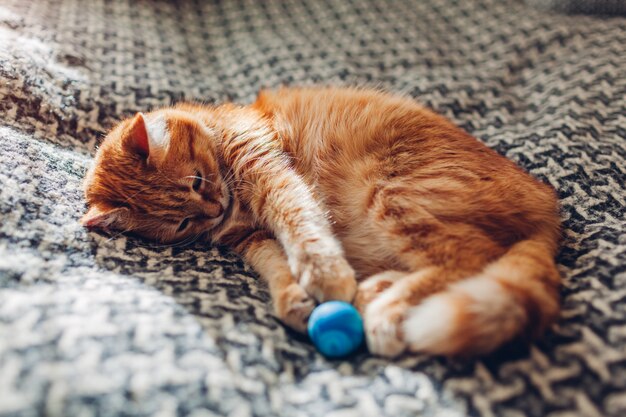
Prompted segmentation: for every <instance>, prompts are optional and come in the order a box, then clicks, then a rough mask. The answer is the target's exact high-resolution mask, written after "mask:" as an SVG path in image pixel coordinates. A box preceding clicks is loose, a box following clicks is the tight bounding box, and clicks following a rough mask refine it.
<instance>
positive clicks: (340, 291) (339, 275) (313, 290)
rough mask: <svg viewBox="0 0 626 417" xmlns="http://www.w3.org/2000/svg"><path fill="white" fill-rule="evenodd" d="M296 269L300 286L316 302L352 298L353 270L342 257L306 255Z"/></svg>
mask: <svg viewBox="0 0 626 417" xmlns="http://www.w3.org/2000/svg"><path fill="white" fill-rule="evenodd" d="M298 269H299V275H298V276H299V282H300V285H301V286H302V287H303V288H304V289H305V290H306V292H307V293H309V294H310V295H312V296H313V297H314V298H315V299H316V300H317V301H318V302H320V303H323V302H324V301H330V300H340V301H346V302H351V301H352V299H353V298H354V294H355V293H356V286H357V283H356V278H355V275H354V270H353V269H352V267H351V266H350V264H348V261H346V259H345V258H344V257H343V256H341V255H319V254H307V255H306V256H305V257H304V259H303V260H302V261H301V262H300V265H299V268H298Z"/></svg>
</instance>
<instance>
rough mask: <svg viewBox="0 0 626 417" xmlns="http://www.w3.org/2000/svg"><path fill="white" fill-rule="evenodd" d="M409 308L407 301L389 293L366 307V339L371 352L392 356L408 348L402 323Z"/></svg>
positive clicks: (364, 319) (364, 318) (364, 320)
mask: <svg viewBox="0 0 626 417" xmlns="http://www.w3.org/2000/svg"><path fill="white" fill-rule="evenodd" d="M408 308H409V306H408V305H406V303H404V302H402V301H398V300H397V299H394V298H391V297H387V294H382V295H381V296H380V297H378V298H376V299H375V300H374V301H372V302H371V303H370V304H368V305H367V306H366V307H365V315H364V317H363V322H364V323H363V324H364V327H365V340H366V342H367V348H368V349H369V351H370V352H371V353H373V354H375V355H379V356H384V357H388V358H392V357H396V356H398V355H400V354H402V353H403V352H404V351H405V350H406V348H407V344H406V342H405V341H404V335H403V332H402V324H403V322H404V320H405V318H406V312H407V310H408Z"/></svg>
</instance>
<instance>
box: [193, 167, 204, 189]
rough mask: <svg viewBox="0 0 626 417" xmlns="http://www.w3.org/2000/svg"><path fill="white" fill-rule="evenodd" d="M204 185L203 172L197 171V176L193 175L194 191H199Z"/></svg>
mask: <svg viewBox="0 0 626 417" xmlns="http://www.w3.org/2000/svg"><path fill="white" fill-rule="evenodd" d="M201 186H202V174H200V172H199V171H196V173H195V176H194V177H193V183H192V184H191V188H193V190H194V191H196V192H197V191H199V190H200V187H201Z"/></svg>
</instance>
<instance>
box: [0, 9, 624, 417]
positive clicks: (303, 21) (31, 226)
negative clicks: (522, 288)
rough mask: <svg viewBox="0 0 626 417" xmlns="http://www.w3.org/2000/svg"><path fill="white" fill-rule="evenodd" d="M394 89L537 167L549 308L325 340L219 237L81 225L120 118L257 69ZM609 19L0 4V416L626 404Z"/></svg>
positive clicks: (234, 93) (214, 93) (571, 410)
mask: <svg viewBox="0 0 626 417" xmlns="http://www.w3.org/2000/svg"><path fill="white" fill-rule="evenodd" d="M282 84H288V85H308V84H327V85H355V84H358V85H370V86H372V85H373V86H378V87H382V88H385V89H387V90H390V91H394V92H399V93H403V94H407V95H410V96H412V97H414V98H415V99H417V100H419V101H421V102H422V103H425V104H426V105H428V106H430V107H431V108H433V109H435V110H436V111H438V112H440V113H442V114H444V115H446V116H447V117H449V118H450V119H452V120H453V121H454V122H455V123H457V124H459V125H461V126H462V127H463V128H465V129H466V130H468V131H469V132H470V133H472V134H473V135H475V136H476V137H478V138H479V139H480V140H482V141H484V142H485V143H486V144H487V145H488V146H490V147H492V148H494V149H495V150H497V151H498V152H499V153H501V154H503V155H505V156H507V157H508V158H510V159H512V160H514V161H515V162H517V163H518V164H520V165H521V166H522V167H524V168H525V169H527V170H528V171H530V172H531V173H532V174H533V175H535V176H538V177H540V178H541V179H543V180H544V181H546V182H548V183H550V184H551V185H552V186H554V187H555V188H556V189H557V191H558V194H559V197H560V202H561V206H562V219H563V224H564V229H563V242H562V249H561V251H560V254H559V256H558V264H559V268H560V271H561V272H562V274H563V276H564V282H563V288H562V304H563V310H562V314H561V318H560V320H559V321H558V323H557V324H556V325H555V326H554V327H553V328H552V329H551V330H550V331H549V333H548V334H547V335H546V336H545V337H544V338H542V339H541V340H539V341H538V342H536V343H535V344H533V345H531V346H530V347H524V346H519V345H511V346H507V347H506V348H504V349H502V350H500V351H498V352H497V353H495V354H493V355H490V356H488V357H486V358H482V359H474V360H449V359H444V358H437V357H429V356H422V355H412V356H408V355H407V356H403V357H401V358H398V359H396V360H386V359H381V358H376V357H372V356H370V355H369V354H367V353H366V352H365V351H361V352H359V353H358V354H356V355H354V356H352V357H350V358H348V359H345V360H338V361H330V360H326V359H324V358H323V357H322V356H320V355H319V354H318V353H316V351H315V349H314V348H313V347H312V346H311V345H310V344H309V342H308V341H307V340H306V339H305V338H303V337H300V336H298V335H296V334H294V333H292V332H290V331H288V330H286V329H285V328H284V327H283V326H282V325H281V324H280V323H279V322H278V321H277V320H276V319H275V318H274V317H273V316H272V314H271V308H270V306H269V296H268V293H267V290H266V289H265V287H264V286H263V284H262V283H261V282H259V280H258V278H257V276H256V275H255V274H254V272H253V271H252V270H251V269H250V268H249V267H248V266H246V265H245V264H244V263H243V262H242V261H241V260H240V259H239V258H238V257H237V256H235V255H233V254H232V253H230V252H228V251H227V250H226V249H223V248H217V247H208V246H206V245H205V244H197V243H196V244H192V245H189V246H185V247H181V246H162V245H156V244H153V243H150V242H146V241H142V240H139V239H135V238H130V237H125V236H105V235H101V234H97V233H88V232H87V231H86V230H84V229H82V228H81V227H80V225H79V224H78V222H77V221H78V219H79V218H80V216H81V215H82V213H83V212H84V210H85V206H84V202H83V199H82V190H81V180H82V176H83V175H84V172H85V170H86V168H87V167H88V166H89V164H90V161H91V155H92V154H93V151H94V149H95V147H96V146H97V143H98V141H99V140H101V138H102V136H103V134H104V132H106V130H107V129H108V128H110V127H111V126H112V125H113V124H114V123H115V121H116V120H119V118H121V117H123V116H126V115H131V114H133V112H135V111H147V110H150V109H152V108H155V107H158V106H163V105H168V104H170V103H172V102H176V101H179V100H183V99H185V100H201V101H205V102H222V101H225V100H233V101H238V102H250V101H252V100H253V99H254V96H255V94H256V92H257V90H258V89H260V88H262V87H276V86H280V85H282ZM625 158H626V20H625V18H624V17H591V16H579V15H576V16H567V15H560V14H551V13H549V12H546V11H542V10H537V9H535V8H533V7H532V6H529V5H527V4H525V3H524V2H521V1H519V0H518V1H516V0H476V1H463V0H429V1H426V0H414V1H382V0H380V1H378V0H350V1H344V0H342V1H339V0H337V1H335V0H323V1H304V0H287V1H273V0H272V1H254V0H237V1H228V2H219V1H216V2H209V1H198V0H195V1H194V0H183V1H178V2H173V1H165V0H155V1H147V0H146V1H131V0H90V1H81V0H46V1H43V0H42V1H36V0H3V1H2V2H1V4H0V415H1V416H15V417H17V416H20V417H22V416H23V417H30V416H59V417H68V416H152V415H154V416H157V415H158V416H175V415H179V416H193V417H201V416H202V417H208V416H233V417H235V416H240V417H245V416H303V417H305V416H311V417H319V416H326V417H349V416H354V417H367V416H372V417H380V416H393V417H402V416H416V415H420V416H465V415H470V416H485V417H487V416H511V417H513V416H537V417H543V416H552V417H557V416H559V417H563V416H623V415H626V347H625V346H626V303H625V300H626V267H625V265H626V233H625V231H626V219H625V216H626V214H625V213H626V188H625V187H626V186H625V183H626V163H625Z"/></svg>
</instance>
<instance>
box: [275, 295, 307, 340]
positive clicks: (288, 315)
mask: <svg viewBox="0 0 626 417" xmlns="http://www.w3.org/2000/svg"><path fill="white" fill-rule="evenodd" d="M314 308H315V300H313V298H311V296H309V294H307V293H306V291H304V289H303V288H302V287H300V286H299V285H298V284H292V285H290V286H288V287H287V288H285V289H284V290H283V291H282V292H281V293H280V294H279V295H278V298H277V299H275V300H274V310H275V311H276V315H277V316H278V318H279V319H280V321H282V322H283V323H285V324H286V325H287V326H289V327H291V328H292V329H294V330H297V331H298V332H301V333H304V332H306V328H307V322H308V321H309V316H310V315H311V312H312V311H313V309H314Z"/></svg>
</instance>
